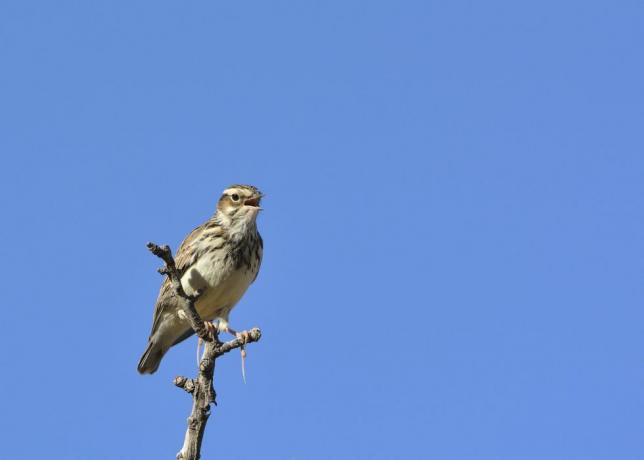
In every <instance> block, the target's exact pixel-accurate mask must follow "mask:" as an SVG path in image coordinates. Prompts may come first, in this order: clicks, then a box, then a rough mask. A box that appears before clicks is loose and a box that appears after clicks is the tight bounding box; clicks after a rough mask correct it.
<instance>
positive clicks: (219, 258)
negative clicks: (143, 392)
mask: <svg viewBox="0 0 644 460" xmlns="http://www.w3.org/2000/svg"><path fill="white" fill-rule="evenodd" d="M262 196H263V195H262V193H261V192H260V191H259V190H258V189H257V188H256V187H253V186H252V185H231V186H230V187H228V188H227V189H226V190H224V192H223V195H222V196H221V198H220V199H219V202H218V203H217V211H216V212H215V214H214V215H213V216H212V217H211V218H210V219H209V220H208V221H206V222H205V223H204V224H202V225H200V226H199V227H197V228H195V229H194V230H193V231H192V232H191V233H190V234H189V235H188V236H187V237H186V239H185V240H184V241H183V243H181V246H179V249H178V250H177V253H176V255H175V262H176V265H177V268H178V269H179V273H180V274H181V284H182V286H183V289H184V290H185V291H186V293H187V294H188V295H195V294H197V293H199V294H200V296H199V298H198V299H197V301H196V303H195V308H196V310H197V312H198V313H199V315H200V316H201V318H202V319H203V320H204V321H213V320H215V319H217V320H219V324H218V326H217V327H218V329H219V331H226V332H229V333H232V334H235V335H238V334H237V333H236V332H235V331H234V330H232V329H231V328H230V326H229V325H228V315H229V314H230V311H231V310H232V309H233V307H234V306H235V304H236V303H237V302H239V299H241V297H242V296H243V295H244V293H245V292H246V290H247V289H248V286H250V285H251V283H252V282H253V281H255V278H257V274H258V272H259V266H260V264H261V262H262V251H263V242H262V237H261V236H260V235H259V232H258V231H257V224H256V219H257V214H258V213H259V211H260V210H261V208H260V206H259V205H260V200H261V199H262ZM181 302H182V300H181V299H180V298H179V297H177V295H176V294H175V292H174V290H173V289H172V286H171V284H170V281H169V280H168V279H167V278H166V279H165V281H164V282H163V284H162V285H161V289H160V292H159V297H158V298H157V302H156V307H155V308H154V317H153V320H152V332H151V333H150V337H149V338H148V347H147V349H146V350H145V352H144V353H143V356H141V360H140V361H139V365H138V371H139V372H140V373H141V374H152V373H154V372H155V371H156V370H157V369H158V367H159V363H160V362H161V359H162V358H163V355H165V353H166V352H167V351H168V349H169V348H170V347H172V346H173V345H176V344H177V343H179V342H181V341H183V340H185V339H187V338H188V337H190V336H191V335H192V334H193V333H194V331H193V330H192V327H191V326H190V323H189V321H188V319H187V317H186V316H185V314H184V312H183V310H182V307H181ZM209 326H210V327H212V324H210V323H209Z"/></svg>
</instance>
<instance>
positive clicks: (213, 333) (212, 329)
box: [203, 321, 219, 340]
mask: <svg viewBox="0 0 644 460" xmlns="http://www.w3.org/2000/svg"><path fill="white" fill-rule="evenodd" d="M203 325H204V326H205V327H206V332H207V333H208V335H209V336H210V338H212V339H213V340H214V339H215V338H216V337H217V335H218V334H219V328H218V327H217V326H215V325H214V324H213V323H212V321H204V322H203Z"/></svg>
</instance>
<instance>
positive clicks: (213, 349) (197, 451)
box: [147, 243, 262, 460]
mask: <svg viewBox="0 0 644 460" xmlns="http://www.w3.org/2000/svg"><path fill="white" fill-rule="evenodd" d="M147 247H148V249H149V250H150V251H151V252H152V254H154V255H155V256H157V257H159V258H161V259H162V260H163V261H164V262H165V267H163V268H161V269H159V273H161V274H163V275H167V277H168V279H169V280H170V282H171V283H172V287H173V289H174V291H175V293H176V294H177V296H179V297H180V298H182V299H183V300H184V302H182V307H183V311H184V312H185V313H186V316H187V317H188V320H189V321H190V325H191V326H192V329H194V331H195V333H196V334H197V335H198V336H199V337H200V338H201V339H203V340H205V341H206V347H205V350H204V354H203V356H202V358H201V361H200V362H199V374H198V375H197V378H195V379H189V378H187V377H183V376H177V377H175V379H174V384H175V385H176V386H177V387H179V388H182V389H184V390H185V391H186V392H188V393H190V394H192V412H191V413H190V416H189V417H188V429H187V430H186V435H185V437H184V441H183V447H182V448H181V450H180V451H179V453H178V454H177V460H198V459H199V458H200V457H201V442H202V440H203V435H204V432H205V430H206V423H207V422H208V417H210V405H211V404H215V405H217V401H216V397H217V393H216V392H215V388H214V386H213V378H214V373H215V361H216V359H217V358H219V357H220V356H222V355H224V354H226V353H228V352H229V351H231V350H234V349H235V348H241V347H242V346H244V345H245V344H247V343H252V342H257V341H258V340H259V339H260V338H261V336H262V332H261V331H260V330H259V328H253V329H251V330H249V331H245V332H244V333H242V334H240V335H241V337H237V338H236V339H234V340H231V341H229V342H225V343H222V342H220V341H219V335H218V334H217V332H216V330H215V331H213V332H212V333H211V332H210V331H209V329H208V328H207V327H206V326H205V324H204V321H203V320H202V319H201V317H200V316H199V313H197V310H196V308H195V302H196V301H197V299H198V298H199V295H196V296H189V295H188V294H186V292H185V291H184V289H183V286H182V285H181V275H180V273H179V270H178V269H177V266H176V264H175V262H174V258H173V257H172V251H171V250H170V248H169V247H168V246H167V245H166V246H157V245H156V244H154V243H148V244H147ZM242 337H244V338H242Z"/></svg>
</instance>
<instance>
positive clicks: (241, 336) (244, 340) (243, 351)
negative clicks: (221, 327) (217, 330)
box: [226, 324, 250, 383]
mask: <svg viewBox="0 0 644 460" xmlns="http://www.w3.org/2000/svg"><path fill="white" fill-rule="evenodd" d="M226 332H228V333H229V334H231V335H234V336H235V337H237V338H238V339H241V340H242V346H241V347H239V350H240V351H241V368H242V369H241V370H242V380H244V383H246V347H245V346H244V345H245V344H247V343H248V340H249V339H250V334H249V333H248V332H247V331H242V332H237V331H236V330H234V329H232V328H231V327H230V326H228V324H226Z"/></svg>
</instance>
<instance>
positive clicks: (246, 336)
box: [235, 331, 250, 345]
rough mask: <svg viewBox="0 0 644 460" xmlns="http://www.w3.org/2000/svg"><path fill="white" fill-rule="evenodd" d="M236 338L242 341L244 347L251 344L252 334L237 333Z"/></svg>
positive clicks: (246, 332)
mask: <svg viewBox="0 0 644 460" xmlns="http://www.w3.org/2000/svg"><path fill="white" fill-rule="evenodd" d="M235 337H237V338H238V339H241V341H242V343H243V344H244V345H245V344H247V343H248V342H250V334H249V333H248V331H241V332H235Z"/></svg>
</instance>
